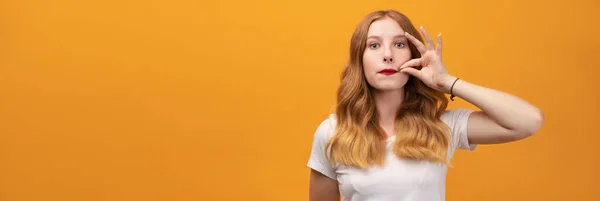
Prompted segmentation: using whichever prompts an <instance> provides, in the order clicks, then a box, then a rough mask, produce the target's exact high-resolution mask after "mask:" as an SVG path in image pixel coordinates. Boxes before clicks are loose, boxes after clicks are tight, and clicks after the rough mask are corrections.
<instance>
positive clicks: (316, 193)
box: [308, 10, 543, 201]
mask: <svg viewBox="0 0 600 201" xmlns="http://www.w3.org/2000/svg"><path fill="white" fill-rule="evenodd" d="M420 34H422V35H423V37H424V38H425V41H423V39H422V38H421V35H420ZM437 40H438V44H437V46H436V45H434V43H433V40H432V39H431V37H430V36H429V34H428V33H427V32H426V31H425V29H423V27H420V32H419V31H418V30H417V29H416V28H415V27H414V26H413V25H412V22H411V21H410V20H409V19H408V18H407V17H406V16H405V15H403V14H402V13H399V12H397V11H393V10H384V11H376V12H373V13H370V14H368V15H367V16H366V17H365V18H364V19H363V20H362V21H361V22H360V23H359V25H358V27H357V28H356V30H355V32H354V34H353V35H352V40H351V44H350V60H349V63H348V65H347V67H346V68H345V70H344V71H343V73H342V78H341V84H340V86H339V89H338V94H337V96H338V97H337V106H336V111H335V114H331V115H330V116H329V118H327V119H325V120H324V121H323V122H322V123H321V124H320V125H319V127H318V128H317V130H316V132H315V134H314V139H313V144H312V152H311V155H310V159H309V161H308V166H309V167H310V168H311V173H310V187H309V197H310V200H311V201H334V200H339V198H340V196H341V199H342V200H343V201H350V200H352V201H363V200H365V201H366V200H377V201H392V200H393V201H405V200H411V201H441V200H444V199H445V182H446V171H447V168H448V166H449V164H450V163H449V161H450V159H451V158H452V155H453V154H454V152H455V151H456V149H466V150H471V151H473V150H474V149H475V147H476V145H477V144H496V143H506V142H511V141H516V140H521V139H524V138H526V137H529V136H531V135H532V134H534V133H535V132H536V131H538V130H539V129H540V127H541V126H542V122H543V115H542V112H541V111H540V110H539V109H538V108H536V107H534V106H532V105H530V104H528V103H527V102H526V101H524V100H522V99H519V98H518V97H515V96H513V95H510V94H507V93H503V92H500V91H497V90H493V89H489V88H485V87H482V86H478V85H475V84H473V83H470V82H468V81H465V80H463V79H459V78H457V77H455V76H454V75H452V74H449V72H448V71H447V69H446V67H445V66H444V63H443V62H442V40H441V35H438V36H437ZM424 43H425V44H424ZM445 94H450V98H451V99H452V100H453V98H454V97H459V98H462V99H464V100H466V101H468V102H469V103H471V104H473V105H475V106H477V107H478V108H479V109H480V111H475V110H470V109H465V108H459V109H453V110H446V108H447V105H448V99H447V98H446V95H445Z"/></svg>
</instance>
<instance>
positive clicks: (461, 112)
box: [442, 108, 477, 151]
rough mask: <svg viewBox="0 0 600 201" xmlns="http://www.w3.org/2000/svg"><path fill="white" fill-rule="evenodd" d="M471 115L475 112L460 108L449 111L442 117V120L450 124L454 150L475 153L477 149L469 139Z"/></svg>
mask: <svg viewBox="0 0 600 201" xmlns="http://www.w3.org/2000/svg"><path fill="white" fill-rule="evenodd" d="M471 113H473V110H470V109H465V108H458V109H453V110H448V111H446V112H445V113H444V114H443V115H442V120H443V121H444V122H446V124H448V126H449V127H450V130H451V136H450V138H451V143H452V149H453V150H456V149H464V150H469V151H474V150H475V148H476V147H477V145H476V144H470V143H469V139H468V137H467V124H468V122H469V116H470V115H471Z"/></svg>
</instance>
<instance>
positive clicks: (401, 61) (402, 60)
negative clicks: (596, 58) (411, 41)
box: [394, 49, 412, 65]
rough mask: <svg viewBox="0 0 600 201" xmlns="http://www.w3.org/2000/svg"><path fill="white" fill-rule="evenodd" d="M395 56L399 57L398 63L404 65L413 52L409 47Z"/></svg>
mask: <svg viewBox="0 0 600 201" xmlns="http://www.w3.org/2000/svg"><path fill="white" fill-rule="evenodd" d="M394 57H395V58H397V59H398V63H399V64H400V65H402V64H404V63H406V62H407V61H408V60H410V59H411V57H412V54H411V53H410V50H409V49H403V50H402V51H398V52H397V54H396V55H395V56H394Z"/></svg>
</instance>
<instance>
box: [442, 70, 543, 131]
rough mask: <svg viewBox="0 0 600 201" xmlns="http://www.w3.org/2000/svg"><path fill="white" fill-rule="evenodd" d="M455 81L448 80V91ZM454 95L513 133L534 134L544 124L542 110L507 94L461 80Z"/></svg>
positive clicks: (454, 90) (455, 85)
mask: <svg viewBox="0 0 600 201" xmlns="http://www.w3.org/2000/svg"><path fill="white" fill-rule="evenodd" d="M455 80H456V78H455V77H450V78H448V85H447V86H448V91H449V89H450V87H451V86H452V83H454V81H455ZM452 94H454V95H455V96H456V97H459V98H461V99H463V100H465V101H467V102H469V103H471V104H473V105H475V106H477V107H478V108H479V109H481V110H482V111H483V112H484V113H486V114H487V115H488V116H489V117H490V118H491V119H492V120H494V121H495V122H496V123H497V124H499V125H501V126H502V127H504V128H506V129H509V130H512V131H516V132H520V133H527V134H533V133H534V132H536V131H537V130H538V129H540V127H541V125H542V122H543V115H542V112H541V111H540V109H538V108H537V107H535V106H533V105H531V104H529V103H528V102H526V101H525V100H523V99H520V98H518V97H516V96H514V95H511V94H508V93H505V92H501V91H498V90H494V89H490V88H486V87H483V86H479V85H475V84H472V83H470V82H468V81H465V80H462V79H459V80H458V81H456V83H455V84H454V87H453V88H452Z"/></svg>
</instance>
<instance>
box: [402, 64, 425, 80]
mask: <svg viewBox="0 0 600 201" xmlns="http://www.w3.org/2000/svg"><path fill="white" fill-rule="evenodd" d="M400 72H401V73H406V74H409V75H412V76H415V77H417V78H419V79H421V71H420V70H417V69H414V68H410V67H407V68H403V69H401V70H400Z"/></svg>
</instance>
